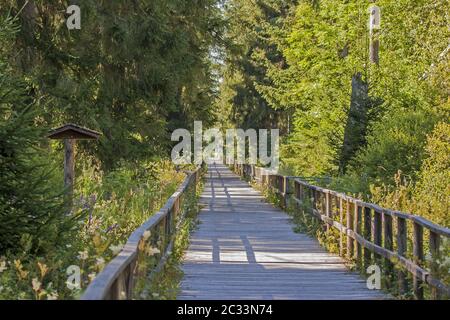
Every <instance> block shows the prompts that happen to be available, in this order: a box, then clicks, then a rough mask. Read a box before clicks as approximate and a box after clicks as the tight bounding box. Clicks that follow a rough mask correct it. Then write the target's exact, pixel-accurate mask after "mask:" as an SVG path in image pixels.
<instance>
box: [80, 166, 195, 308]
mask: <svg viewBox="0 0 450 320" xmlns="http://www.w3.org/2000/svg"><path fill="white" fill-rule="evenodd" d="M201 170H202V169H201V168H198V169H197V170H196V171H194V172H192V173H190V174H189V176H188V177H187V178H186V179H185V181H184V182H183V184H182V185H181V186H180V187H179V189H178V190H177V191H176V192H175V193H174V194H173V195H172V196H171V197H170V198H169V200H168V201H167V202H166V204H165V205H164V207H163V208H162V209H161V210H160V211H158V212H157V213H155V214H154V215H153V216H152V217H151V218H150V219H149V220H147V221H146V222H145V223H144V224H143V225H142V226H140V227H139V228H138V229H136V230H135V231H134V233H133V234H132V235H131V236H130V237H129V239H128V242H127V243H126V245H125V246H124V248H123V249H122V251H121V252H120V253H119V255H118V256H116V257H115V258H114V259H113V260H112V261H111V262H109V263H108V264H107V265H106V267H105V269H103V271H102V272H101V273H100V274H99V275H98V276H97V277H96V278H95V279H94V280H93V281H92V282H91V284H90V285H89V286H88V288H87V289H86V291H85V292H84V294H83V295H82V297H81V300H127V299H132V298H133V294H134V289H135V285H136V279H138V278H139V277H143V278H144V279H145V278H147V280H149V277H150V274H149V270H140V269H141V268H139V263H138V259H139V256H140V255H142V250H143V248H146V247H147V246H150V247H151V248H157V249H158V250H157V252H160V254H157V256H156V260H157V264H156V266H155V268H154V269H153V270H151V272H150V273H152V274H154V273H155V272H158V271H159V270H161V268H162V267H163V265H164V263H165V262H166V260H167V258H168V257H169V255H170V253H171V251H172V247H173V241H174V237H175V235H176V232H177V230H178V226H179V225H180V223H181V222H182V221H183V219H184V215H185V208H184V204H185V201H186V197H187V196H188V194H189V193H191V194H195V192H196V187H197V185H198V183H199V181H200V178H201ZM147 248H148V247H147Z"/></svg>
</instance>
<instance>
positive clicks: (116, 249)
mask: <svg viewBox="0 0 450 320" xmlns="http://www.w3.org/2000/svg"><path fill="white" fill-rule="evenodd" d="M122 248H123V245H121V244H119V245H117V246H114V245H111V246H110V247H109V250H111V251H112V253H113V254H114V255H118V254H119V253H120V251H122Z"/></svg>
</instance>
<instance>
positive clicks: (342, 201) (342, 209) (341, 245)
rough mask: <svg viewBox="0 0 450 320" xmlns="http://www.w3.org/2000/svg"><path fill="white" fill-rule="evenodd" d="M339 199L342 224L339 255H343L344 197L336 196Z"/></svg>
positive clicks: (340, 221)
mask: <svg viewBox="0 0 450 320" xmlns="http://www.w3.org/2000/svg"><path fill="white" fill-rule="evenodd" d="M336 199H339V223H340V224H341V228H340V232H339V255H340V256H341V257H343V256H344V230H343V226H344V199H342V197H339V198H336Z"/></svg>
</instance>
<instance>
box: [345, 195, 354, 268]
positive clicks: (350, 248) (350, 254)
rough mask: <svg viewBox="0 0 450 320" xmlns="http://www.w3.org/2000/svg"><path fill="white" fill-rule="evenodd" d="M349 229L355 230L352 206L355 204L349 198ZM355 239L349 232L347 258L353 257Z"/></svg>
mask: <svg viewBox="0 0 450 320" xmlns="http://www.w3.org/2000/svg"><path fill="white" fill-rule="evenodd" d="M346 202H347V230H355V229H353V227H352V225H353V215H352V212H354V211H352V206H353V204H352V203H351V202H350V201H349V200H348V199H347V200H346ZM354 246H355V244H354V240H353V238H352V237H351V236H350V235H349V234H347V259H349V260H351V259H352V258H353V248H354Z"/></svg>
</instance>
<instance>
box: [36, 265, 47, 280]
mask: <svg viewBox="0 0 450 320" xmlns="http://www.w3.org/2000/svg"><path fill="white" fill-rule="evenodd" d="M37 265H38V267H39V271H40V272H41V278H43V277H45V275H46V274H47V272H48V267H47V265H45V264H44V263H40V262H38V263H37Z"/></svg>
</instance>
